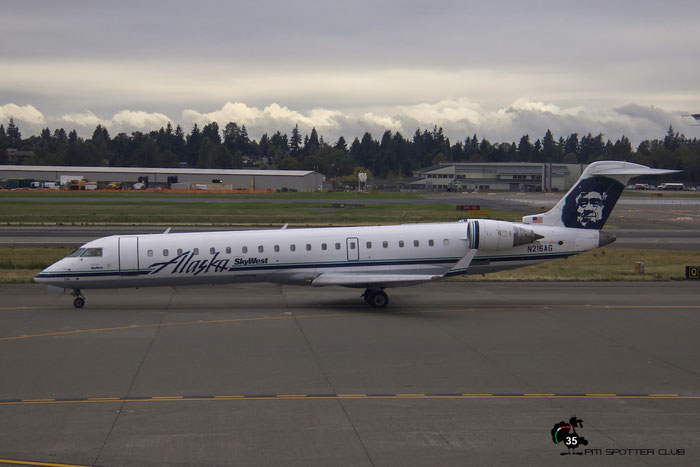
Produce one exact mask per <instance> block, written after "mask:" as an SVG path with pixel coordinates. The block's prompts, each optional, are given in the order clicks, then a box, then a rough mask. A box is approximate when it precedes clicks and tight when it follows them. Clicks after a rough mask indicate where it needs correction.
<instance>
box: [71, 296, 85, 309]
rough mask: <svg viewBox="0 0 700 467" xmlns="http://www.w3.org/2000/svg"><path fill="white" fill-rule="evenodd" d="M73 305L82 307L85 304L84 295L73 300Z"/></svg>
mask: <svg viewBox="0 0 700 467" xmlns="http://www.w3.org/2000/svg"><path fill="white" fill-rule="evenodd" d="M73 306H74V307H76V308H82V307H83V306H85V299H84V298H83V297H76V298H75V300H73Z"/></svg>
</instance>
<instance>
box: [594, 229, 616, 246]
mask: <svg viewBox="0 0 700 467" xmlns="http://www.w3.org/2000/svg"><path fill="white" fill-rule="evenodd" d="M615 240H617V238H616V237H615V234H614V233H610V232H608V231H607V230H601V231H600V232H599V236H598V246H599V247H601V246H605V245H610V244H611V243H612V242H614V241H615Z"/></svg>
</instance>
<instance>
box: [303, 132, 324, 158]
mask: <svg viewBox="0 0 700 467" xmlns="http://www.w3.org/2000/svg"><path fill="white" fill-rule="evenodd" d="M320 147H321V143H320V142H319V140H318V133H317V132H316V128H312V129H311V136H309V138H308V139H307V140H305V141H304V153H306V154H314V153H315V152H316V151H318V148H320Z"/></svg>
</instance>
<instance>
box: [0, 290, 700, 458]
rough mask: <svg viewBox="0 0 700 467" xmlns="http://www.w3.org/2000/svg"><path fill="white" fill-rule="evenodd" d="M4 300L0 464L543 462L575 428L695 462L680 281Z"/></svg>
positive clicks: (699, 452) (693, 376)
mask: <svg viewBox="0 0 700 467" xmlns="http://www.w3.org/2000/svg"><path fill="white" fill-rule="evenodd" d="M0 296H2V297H3V300H2V303H0V374H2V379H0V418H1V419H2V420H3V423H2V424H0V463H1V462H2V459H5V460H16V461H33V462H45V463H52V464H68V465H93V464H95V465H155V464H173V463H180V464H183V465H206V464H209V465H212V464H217V465H220V464H245V465H251V464H256V465H257V464H291V465H329V464H342V465H345V464H351V463H352V464H360V465H395V464H405V465H436V464H457V463H459V464H464V463H470V464H498V463H510V464H512V463H515V462H518V463H522V464H525V465H542V464H544V463H553V462H558V460H559V459H560V453H561V452H563V451H565V449H563V448H562V446H561V445H555V444H554V443H553V442H552V440H551V434H550V430H551V429H552V426H553V425H554V424H555V423H557V422H559V421H561V420H568V419H569V417H571V416H572V415H573V414H575V415H576V416H577V417H578V418H579V419H581V420H583V427H582V428H577V431H578V433H579V435H580V436H584V437H585V438H586V439H587V440H588V442H589V445H588V446H587V447H588V448H596V449H603V450H605V449H622V448H625V449H632V448H634V449H655V450H657V452H658V450H659V449H667V450H669V449H674V450H677V449H683V450H684V451H683V452H684V455H683V456H674V458H673V459H672V461H670V460H669V457H663V456H659V455H655V456H645V457H644V459H643V460H644V462H647V463H650V464H653V465H666V464H668V463H669V462H672V463H674V464H687V465H697V464H698V462H699V461H700V441H699V438H698V436H697V433H698V432H697V415H698V413H699V412H700V399H698V397H700V389H699V388H700V363H699V362H698V359H697V355H698V352H699V351H700V342H699V341H698V339H697V336H696V334H697V329H698V325H699V324H700V303H698V300H697V296H698V294H697V285H696V284H693V283H689V282H677V283H600V284H592V283H436V284H429V285H426V286H418V287H412V288H406V289H396V290H393V291H392V292H391V297H392V304H391V308H390V309H388V310H387V311H382V312H375V311H372V310H369V309H368V308H367V307H366V306H365V304H364V302H362V301H361V299H360V298H359V292H358V291H356V290H350V289H340V288H328V289H308V288H301V287H286V286H285V287H281V286H273V285H263V284H255V285H237V286H226V287H192V288H182V289H178V290H173V289H143V290H127V291H119V290H117V291H91V292H90V293H89V295H88V305H87V307H86V308H85V309H83V310H80V311H76V310H75V309H73V307H72V305H71V300H70V299H69V297H67V296H64V297H57V296H53V295H50V294H48V293H44V291H43V288H42V287H40V286H35V285H14V286H13V285H4V286H0ZM594 460H595V459H594ZM608 460H611V461H613V462H614V463H615V464H617V465H620V464H625V463H629V464H630V465H632V464H633V463H634V464H637V463H639V461H640V459H639V458H638V457H632V456H627V457H625V458H622V457H617V458H615V459H612V458H610V459H608ZM597 463H600V459H597Z"/></svg>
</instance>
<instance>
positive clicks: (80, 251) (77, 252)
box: [66, 248, 85, 258]
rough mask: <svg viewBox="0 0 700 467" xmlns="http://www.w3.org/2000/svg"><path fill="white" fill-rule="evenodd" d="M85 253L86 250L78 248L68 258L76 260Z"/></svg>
mask: <svg viewBox="0 0 700 467" xmlns="http://www.w3.org/2000/svg"><path fill="white" fill-rule="evenodd" d="M83 251H85V248H78V249H77V250H75V251H74V252H73V253H71V254H69V255H68V256H66V258H76V257H78V256H80V255H81V254H82V253H83Z"/></svg>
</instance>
